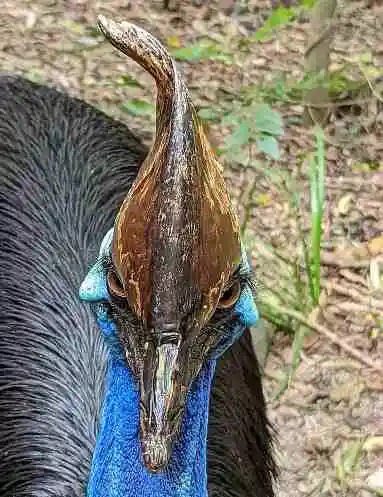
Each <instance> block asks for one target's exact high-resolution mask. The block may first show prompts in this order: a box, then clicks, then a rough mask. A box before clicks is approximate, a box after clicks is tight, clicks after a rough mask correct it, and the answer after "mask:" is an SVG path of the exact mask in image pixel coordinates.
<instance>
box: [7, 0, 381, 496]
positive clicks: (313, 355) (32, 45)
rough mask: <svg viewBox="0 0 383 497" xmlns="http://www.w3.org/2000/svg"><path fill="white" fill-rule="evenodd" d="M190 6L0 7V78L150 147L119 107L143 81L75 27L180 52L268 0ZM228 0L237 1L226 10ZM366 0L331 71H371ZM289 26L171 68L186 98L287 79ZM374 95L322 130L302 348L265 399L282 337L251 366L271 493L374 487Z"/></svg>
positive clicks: (281, 233)
mask: <svg viewBox="0 0 383 497" xmlns="http://www.w3.org/2000/svg"><path fill="white" fill-rule="evenodd" d="M202 3H203V5H202V6H200V7H196V6H194V5H193V2H192V1H190V2H180V4H181V5H180V7H179V10H177V11H173V12H166V11H164V10H163V9H162V5H161V4H162V0H151V1H148V0H134V1H129V0H110V1H108V2H101V1H92V0H56V1H55V0H0V7H1V9H0V10H1V16H0V70H1V71H3V72H17V73H21V74H24V75H27V76H28V77H29V78H31V79H34V80H38V81H41V82H44V83H48V84H51V85H54V86H56V87H59V88H61V89H63V90H65V91H67V92H69V93H70V94H72V95H74V96H79V97H81V98H83V99H85V100H87V101H88V102H90V103H92V104H95V105H98V106H99V107H100V108H102V109H103V110H104V111H106V112H107V113H109V114H113V115H115V116H117V117H118V118H120V119H122V120H124V121H125V122H128V123H129V125H130V126H131V127H132V128H133V129H134V130H135V131H136V132H137V133H139V134H140V136H142V137H144V139H145V140H146V141H147V142H150V139H151V133H152V127H153V121H151V120H150V119H147V118H142V117H139V116H138V117H131V116H128V115H127V114H126V113H124V112H123V111H122V110H121V104H122V103H123V102H124V101H126V100H127V99H130V98H145V99H146V100H147V101H148V102H152V101H153V83H152V81H151V79H150V77H149V76H148V75H146V74H144V73H143V71H141V69H140V68H139V67H138V66H137V65H136V64H135V63H134V62H132V61H130V60H127V58H124V57H123V56H120V55H119V54H118V53H117V52H116V51H115V50H114V49H112V48H111V47H110V46H109V45H108V44H106V43H103V42H102V41H100V38H98V37H95V36H94V34H92V33H91V32H90V31H89V29H88V27H89V26H90V25H94V23H95V18H96V15H97V14H98V13H103V14H104V15H106V16H109V17H112V18H114V19H116V18H119V19H126V20H130V21H132V22H135V23H137V24H140V25H142V26H143V27H145V28H147V29H149V30H150V31H151V32H152V33H153V34H154V35H156V36H158V37H159V38H160V39H162V40H164V41H166V40H168V39H169V37H172V39H173V40H179V41H180V43H181V44H182V45H188V44H191V43H193V42H194V41H195V40H197V39H198V38H199V37H201V36H204V35H207V34H209V36H211V37H213V38H216V39H217V40H220V41H222V40H224V41H225V40H226V42H227V43H229V44H230V39H231V37H233V38H234V37H235V36H238V35H243V36H245V35H249V34H252V33H254V32H255V30H256V29H257V27H258V26H259V25H260V24H261V23H262V22H263V21H264V19H265V18H266V17H267V15H268V13H269V12H270V10H269V9H270V5H271V2H270V4H269V2H268V0H260V1H256V0H254V1H251V0H250V1H249V2H239V1H237V2H235V1H230V0H226V1H224V0H221V1H218V0H217V1H210V2H209V1H206V2H202ZM238 4H247V7H246V9H244V8H242V10H241V9H237V8H236V7H237V6H238ZM367 4H368V2H367V1H366V2H363V1H352V2H342V3H341V5H340V8H339V16H338V21H337V23H338V24H337V29H336V33H335V40H334V51H333V54H332V68H336V67H337V66H339V65H340V64H342V63H343V62H344V61H355V60H357V58H358V57H360V56H361V55H363V54H365V53H368V54H369V57H370V58H371V60H372V61H373V63H374V65H375V67H380V68H382V67H383V6H382V5H381V2H379V1H378V2H375V4H374V5H372V6H371V7H369V8H368V7H367ZM301 21H302V22H299V23H295V24H294V25H293V26H288V27H285V28H282V29H279V30H278V33H277V35H276V37H273V38H272V39H270V40H269V41H267V42H264V43H262V44H254V45H252V46H251V47H250V49H249V52H248V55H247V56H246V57H244V58H242V60H241V64H240V65H239V64H233V65H222V64H221V63H219V62H211V61H210V62H206V61H205V62H194V63H188V62H185V63H182V64H181V67H182V70H183V73H184V76H185V79H186V81H187V83H188V85H189V88H190V90H191V93H192V94H193V97H194V99H195V101H196V102H197V103H198V104H210V105H211V104H214V102H217V101H218V100H219V98H220V91H222V90H225V91H226V93H227V92H231V93H232V94H234V95H235V92H236V90H237V89H238V88H239V87H240V86H241V85H244V84H246V83H249V82H257V84H259V85H263V84H265V85H266V84H267V82H268V81H269V80H270V78H271V76H272V74H275V73H277V72H281V73H286V74H288V75H289V76H290V77H296V78H299V77H300V76H301V75H302V62H303V52H304V46H305V42H306V39H307V34H308V29H309V24H308V23H307V22H305V20H304V19H303V20H301ZM126 74H130V75H132V76H134V77H136V78H137V79H138V80H139V81H140V83H142V88H140V87H138V88H123V87H120V86H119V85H118V84H116V81H118V79H119V77H120V76H121V75H126ZM381 95H382V94H380V96H379V95H375V97H374V98H372V99H371V101H370V102H369V104H368V105H366V106H364V107H363V109H362V111H361V112H360V113H359V114H358V115H357V116H356V117H355V115H352V114H350V113H348V114H347V115H344V116H338V117H337V118H334V119H333V121H332V122H331V124H330V126H332V128H333V130H334V136H337V140H335V139H334V143H330V144H328V147H327V160H328V174H327V178H326V190H327V203H326V222H325V240H324V250H323V282H324V283H323V295H322V299H321V308H320V310H319V312H317V313H316V315H315V316H311V319H313V320H314V321H315V323H316V325H317V326H316V327H317V331H316V332H314V333H312V334H311V335H310V336H309V337H308V338H307V340H306V341H305V346H304V352H303V354H302V362H301V364H300V366H299V368H298V371H297V376H296V381H295V382H294V383H293V384H292V386H291V387H290V389H289V390H288V391H287V392H285V393H284V394H283V395H282V396H281V397H280V398H279V399H278V400H275V398H274V393H275V391H276V389H277V387H278V384H279V381H280V372H281V371H283V370H284V368H286V366H287V365H288V364H289V362H290V360H291V338H290V337H289V336H286V335H285V334H282V333H277V334H276V335H275V336H274V341H273V346H272V351H271V353H270V355H269V356H268V360H267V363H266V366H265V390H266V394H267V397H268V399H269V409H270V416H271V419H272V421H273V422H274V423H275V425H276V428H277V430H278V432H279V446H278V460H279V463H280V467H281V480H280V484H279V488H278V495H279V497H309V496H310V497H311V496H313V497H315V496H348V497H369V496H373V495H378V493H377V491H376V490H374V489H376V488H377V487H379V486H380V487H383V373H382V371H383V361H382V357H383V355H382V352H383V345H382V330H383V318H382V316H383V278H382V273H383V238H382V235H383V111H382V99H381ZM281 112H282V111H281ZM301 112H302V108H301V107H300V106H299V105H295V104H294V105H291V106H290V107H287V108H286V107H284V108H283V117H284V118H285V119H288V118H292V117H294V116H296V115H300V114H301ZM290 122H291V124H290V125H289V126H288V127H286V133H285V136H284V137H283V138H282V141H281V147H282V157H281V164H282V166H283V167H286V168H288V169H289V170H292V171H294V168H295V167H296V164H297V162H298V159H299V156H300V153H301V152H302V151H304V150H308V149H310V147H311V145H312V138H311V135H310V133H309V132H305V131H304V130H303V129H302V126H299V125H296V124H294V121H293V119H291V120H290ZM355 127H357V132H355ZM211 134H212V139H213V142H215V144H219V143H221V142H222V138H223V134H224V132H223V131H222V130H219V129H215V128H214V127H212V130H211ZM366 164H367V166H366ZM368 165H373V167H369V166H368ZM362 166H363V167H362ZM226 172H227V178H228V181H229V184H230V188H231V191H232V193H233V196H234V197H238V196H239V195H240V193H241V191H242V190H243V189H244V187H245V186H246V185H247V184H248V183H249V181H253V180H254V174H256V173H255V172H254V171H250V172H249V171H244V170H241V169H240V168H238V167H234V166H233V167H232V168H230V167H228V168H227V170H226ZM249 175H252V177H249ZM255 193H256V194H264V193H267V195H269V196H270V199H271V201H270V202H267V203H264V204H263V205H258V206H255V208H254V209H253V211H252V218H251V223H250V229H251V230H252V232H253V233H256V234H257V237H259V238H261V239H263V240H265V241H267V242H268V243H270V244H272V245H273V246H274V247H278V248H280V249H281V250H282V249H283V250H284V251H285V252H286V253H293V252H294V250H295V232H294V230H295V225H294V220H293V219H291V217H290V211H289V209H288V208H286V200H285V198H284V197H283V195H281V194H280V192H278V191H277V190H276V189H270V188H269V185H268V184H267V183H265V181H264V180H263V179H262V178H261V177H260V178H259V186H257V189H256V192H255ZM255 264H256V268H257V271H258V272H259V273H262V277H263V279H265V278H266V279H267V278H270V285H274V286H278V277H277V273H275V272H274V270H273V265H272V262H270V265H269V264H268V262H267V258H265V259H262V258H261V259H259V258H257V260H255ZM359 442H361V443H360V444H359V445H358V443H359ZM363 442H364V444H363ZM358 447H359V448H360V447H361V450H360V454H358ZM356 461H357V464H356ZM382 492H383V491H382Z"/></svg>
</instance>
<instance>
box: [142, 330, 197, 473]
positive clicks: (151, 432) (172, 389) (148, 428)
mask: <svg viewBox="0 0 383 497" xmlns="http://www.w3.org/2000/svg"><path fill="white" fill-rule="evenodd" d="M153 337H154V338H153V341H151V342H149V343H147V344H146V347H147V350H146V356H145V360H144V364H143V368H142V373H141V375H140V378H141V385H140V390H141V404H140V438H141V446H142V453H143V459H144V463H145V466H146V467H147V468H148V469H149V471H151V472H158V471H161V470H163V469H165V467H166V466H167V464H168V463H169V460H170V458H171V454H172V447H173V441H174V438H175V436H176V434H177V432H178V430H179V428H180V424H181V421H182V417H183V413H184V411H185V403H186V391H187V385H185V386H183V384H182V383H183V382H182V381H181V375H180V373H181V371H180V369H179V365H180V364H183V363H184V361H182V358H181V335H180V333H178V332H174V331H169V330H166V331H163V330H161V332H160V333H156V332H153Z"/></svg>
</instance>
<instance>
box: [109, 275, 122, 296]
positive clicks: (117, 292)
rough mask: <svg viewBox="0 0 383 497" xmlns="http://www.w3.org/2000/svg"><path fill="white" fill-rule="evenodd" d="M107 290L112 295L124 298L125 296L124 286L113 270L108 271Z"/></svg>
mask: <svg viewBox="0 0 383 497" xmlns="http://www.w3.org/2000/svg"><path fill="white" fill-rule="evenodd" d="M107 282H108V290H109V292H110V294H111V295H112V296H113V297H120V298H124V297H125V296H126V293H125V290H124V287H123V286H122V283H121V281H120V280H119V279H118V276H117V275H116V273H115V272H114V271H113V270H110V271H108V276H107Z"/></svg>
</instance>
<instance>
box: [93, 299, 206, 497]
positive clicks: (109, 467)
mask: <svg viewBox="0 0 383 497" xmlns="http://www.w3.org/2000/svg"><path fill="white" fill-rule="evenodd" d="M98 322H99V325H100V328H101V330H102V332H103V335H104V337H105V339H106V341H107V343H108V345H109V346H110V359H109V370H108V375H107V380H106V391H105V398H104V403H103V408H102V413H101V420H100V428H99V433H98V436H97V443H96V448H95V452H94V454H93V461H92V467H91V472H90V478H89V483H88V488H87V497H207V474H206V455H207V424H208V412H209V398H210V388H211V382H212V377H213V374H214V368H215V362H214V361H211V362H209V363H208V364H207V365H206V367H205V368H204V370H203V371H201V373H200V374H199V376H198V378H197V379H196V381H195V382H194V384H193V386H192V388H191V391H190V392H189V396H188V400H187V406H186V411H185V415H184V420H183V423H182V429H181V433H180V436H179V439H178V440H177V441H176V443H175V445H174V449H173V454H172V458H171V461H170V464H169V466H168V468H167V469H166V470H165V471H164V472H161V473H158V474H151V473H150V472H148V470H147V469H146V468H145V466H144V465H143V462H142V456H141V446H140V442H139V393H138V390H137V386H136V382H135V379H134V378H133V375H132V373H131V371H130V369H129V368H128V367H127V366H126V364H125V361H124V360H123V356H122V351H121V348H120V346H119V344H118V338H117V336H116V330H115V326H114V323H113V322H112V321H110V320H109V319H108V318H107V316H106V313H105V312H104V311H103V310H102V307H100V308H99V312H98Z"/></svg>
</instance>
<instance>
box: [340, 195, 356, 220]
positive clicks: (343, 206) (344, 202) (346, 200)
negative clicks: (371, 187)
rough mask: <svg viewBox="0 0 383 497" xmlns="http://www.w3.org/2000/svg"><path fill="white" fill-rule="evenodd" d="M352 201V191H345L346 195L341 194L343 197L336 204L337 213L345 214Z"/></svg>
mask: <svg viewBox="0 0 383 497" xmlns="http://www.w3.org/2000/svg"><path fill="white" fill-rule="evenodd" d="M353 201H354V195H353V194H352V193H347V194H346V195H343V197H341V198H340V199H339V202H338V206H337V207H338V212H339V214H341V215H342V216H345V215H346V214H347V213H348V212H349V211H350V208H351V205H352V203H353Z"/></svg>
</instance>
